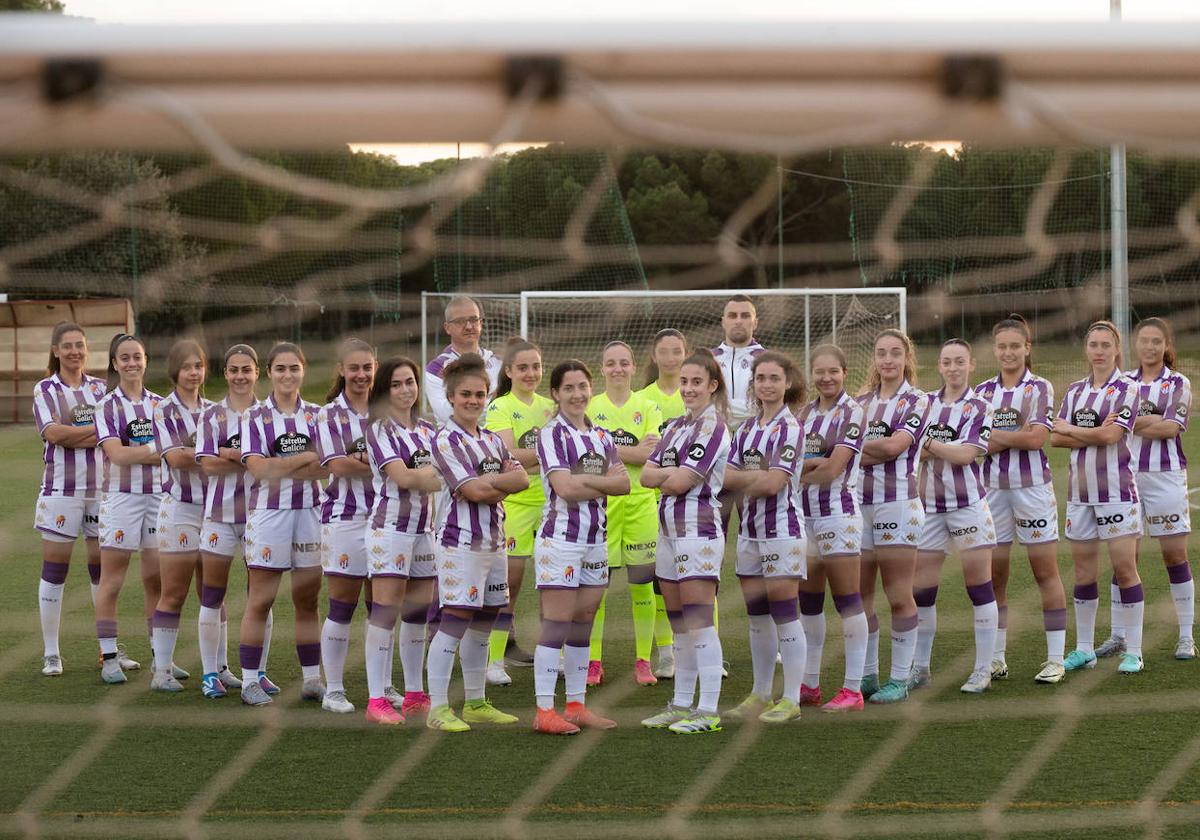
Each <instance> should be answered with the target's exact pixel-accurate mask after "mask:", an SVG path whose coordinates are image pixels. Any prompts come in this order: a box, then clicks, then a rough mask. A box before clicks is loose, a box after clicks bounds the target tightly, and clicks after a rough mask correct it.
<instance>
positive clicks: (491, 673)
mask: <svg viewBox="0 0 1200 840" xmlns="http://www.w3.org/2000/svg"><path fill="white" fill-rule="evenodd" d="M487 684H488V685H512V677H510V676H509V675H508V671H505V670H504V663H503V662H500V661H496V662H489V663H488V666H487Z"/></svg>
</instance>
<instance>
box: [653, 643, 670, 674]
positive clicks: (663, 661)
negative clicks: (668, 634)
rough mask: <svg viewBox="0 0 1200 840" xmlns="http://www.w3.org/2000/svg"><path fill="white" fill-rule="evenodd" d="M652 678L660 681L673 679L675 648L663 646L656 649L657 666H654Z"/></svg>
mask: <svg viewBox="0 0 1200 840" xmlns="http://www.w3.org/2000/svg"><path fill="white" fill-rule="evenodd" d="M654 676H656V677H658V678H659V679H660V680H673V679H675V648H673V647H671V646H670V645H663V646H661V647H659V649H658V664H657V665H655V666H654Z"/></svg>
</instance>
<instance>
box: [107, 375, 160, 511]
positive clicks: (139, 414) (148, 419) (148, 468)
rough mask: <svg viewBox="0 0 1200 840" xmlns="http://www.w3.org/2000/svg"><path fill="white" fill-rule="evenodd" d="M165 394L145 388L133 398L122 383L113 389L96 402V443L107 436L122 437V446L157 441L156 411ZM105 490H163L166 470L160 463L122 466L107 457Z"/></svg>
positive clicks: (154, 491) (146, 491) (158, 491)
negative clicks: (161, 394) (160, 394)
mask: <svg viewBox="0 0 1200 840" xmlns="http://www.w3.org/2000/svg"><path fill="white" fill-rule="evenodd" d="M160 402H162V397H160V396H159V395H158V394H155V393H154V392H152V391H147V390H146V389H145V388H143V389H142V394H141V396H140V397H139V398H138V399H136V400H131V399H129V397H127V396H125V392H124V391H122V390H121V388H120V387H119V386H118V387H116V388H114V389H113V390H111V391H109V392H108V394H107V395H105V397H104V399H102V400H100V403H99V404H98V405H97V406H96V413H95V422H96V445H97V446H100V445H102V444H103V443H104V441H106V440H118V441H120V442H121V445H122V446H145V445H147V444H149V445H150V446H153V445H154V411H155V409H157V408H158V404H159V403H160ZM104 492H106V493H139V494H140V493H149V494H155V493H161V492H162V472H161V471H160V470H159V467H158V464H128V465H126V466H123V467H122V466H118V465H117V464H114V463H112V462H111V461H109V460H108V459H107V458H105V459H104Z"/></svg>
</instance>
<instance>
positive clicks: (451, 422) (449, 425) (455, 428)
mask: <svg viewBox="0 0 1200 840" xmlns="http://www.w3.org/2000/svg"><path fill="white" fill-rule="evenodd" d="M442 428H443V429H445V430H446V431H448V432H452V433H453V432H458V433H459V434H460V435H465V436H467V437H469V438H470V439H471V440H482V439H483V437H484V433H485V432H486V431H487V429H485V428H483V426H479V427H478V428H477V429H476V431H477V432H478V434H474V435H473V434H471V433H470V432H468V431H467V430H466V429H464V428H463V427H462V426H460V425H458V421H457V420H455V419H454V415H453V414H452V415H450V417H449V418H447V420H446V424H445V425H444V426H442Z"/></svg>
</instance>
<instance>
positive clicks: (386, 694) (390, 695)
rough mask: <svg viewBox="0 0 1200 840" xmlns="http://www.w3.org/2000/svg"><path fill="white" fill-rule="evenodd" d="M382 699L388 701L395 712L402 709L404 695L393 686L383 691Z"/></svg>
mask: <svg viewBox="0 0 1200 840" xmlns="http://www.w3.org/2000/svg"><path fill="white" fill-rule="evenodd" d="M383 699H384V700H386V701H388V703H389V704H391V707H392V708H393V709H395V710H396V711H397V712H399V711H401V710H402V709H403V708H404V695H403V694H401V693H400V692H399V691H397V690H396V686H394V685H389V686H388V687H387V688H385V689H384V690H383Z"/></svg>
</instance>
